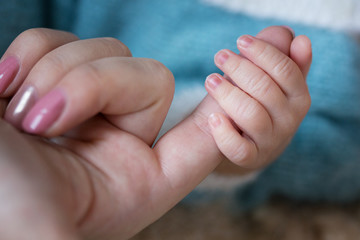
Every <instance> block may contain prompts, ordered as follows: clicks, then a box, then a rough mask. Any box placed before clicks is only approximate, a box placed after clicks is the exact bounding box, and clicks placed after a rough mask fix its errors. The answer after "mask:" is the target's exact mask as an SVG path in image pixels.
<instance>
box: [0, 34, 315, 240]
mask: <svg viewBox="0 0 360 240" xmlns="http://www.w3.org/2000/svg"><path fill="white" fill-rule="evenodd" d="M281 29H282V30H280V31H284V29H283V28H281ZM272 31H274V30H272ZM286 31H287V34H288V35H289V31H288V30H286ZM270 32H271V31H270ZM283 36H284V38H285V35H283ZM262 38H263V39H264V38H268V39H272V37H271V35H269V34H266V33H263V36H262ZM280 39H282V38H281V37H280ZM273 40H274V41H275V39H273ZM30 41H32V42H34V44H32V45H29V44H24V43H28V42H30ZM276 41H277V40H276ZM276 41H275V42H276ZM280 45H281V46H283V45H284V44H280ZM84 46H85V47H84ZM275 46H276V44H275ZM90 48H91V49H94V51H86V50H87V49H90ZM285 48H287V49H289V53H285V54H284V53H282V52H281V51H282V50H279V49H277V48H276V47H273V46H272V45H271V44H269V43H267V42H265V41H262V40H260V39H255V38H253V42H252V44H250V45H249V46H248V47H247V48H243V47H240V46H239V49H240V51H241V54H242V56H239V55H236V54H235V53H231V52H229V51H228V50H223V51H226V52H227V53H228V54H229V56H230V57H229V58H228V61H226V62H225V63H223V64H219V61H218V59H217V58H216V57H215V63H216V64H217V66H218V67H219V68H220V69H221V70H223V71H224V72H225V74H226V75H227V77H226V78H223V77H221V76H217V77H218V78H219V79H220V83H219V84H218V85H216V87H215V88H211V87H209V78H208V80H207V81H206V88H207V90H208V92H209V96H208V97H206V98H205V99H204V101H203V102H202V103H201V104H200V106H199V107H198V108H197V109H196V110H195V111H194V113H193V114H192V115H191V116H189V117H188V118H187V119H185V120H184V121H183V122H181V123H180V124H179V125H178V126H176V127H175V128H173V129H172V130H170V131H169V132H168V133H166V134H165V135H164V136H163V137H162V138H161V139H160V140H159V141H158V142H157V143H156V145H155V146H154V147H152V144H153V141H154V139H155V137H156V135H157V133H158V131H159V129H160V126H161V124H162V122H163V120H164V118H165V115H166V113H167V110H168V108H169V105H170V103H171V99H172V95H173V88H174V84H173V77H172V75H171V73H170V71H169V70H168V69H166V67H164V66H163V65H162V64H160V63H159V62H157V61H154V60H151V59H137V58H132V57H131V53H130V51H129V50H128V49H127V48H126V46H124V45H123V44H122V43H121V42H119V41H117V40H115V39H91V40H78V39H77V38H76V37H75V36H74V35H72V34H69V33H64V32H59V31H54V30H48V29H35V30H29V31H27V32H24V33H23V34H21V35H20V36H19V37H18V38H17V39H15V40H14V42H13V43H12V44H11V46H10V47H9V49H8V50H7V52H6V53H5V55H4V56H3V59H6V57H8V56H17V58H18V59H19V61H20V66H21V67H20V72H19V73H18V74H17V75H16V77H15V78H14V79H13V81H12V83H11V84H10V86H9V87H8V89H7V90H6V91H5V92H4V93H3V94H2V97H3V98H4V100H3V102H2V106H4V107H3V108H2V109H3V112H5V116H6V114H9V113H6V110H5V106H6V105H7V101H6V99H7V98H9V99H15V98H16V93H20V92H21V88H22V87H25V86H29V85H32V86H34V87H35V88H36V90H37V101H38V102H40V101H41V100H42V99H43V97H44V96H46V94H47V93H49V92H51V91H52V90H54V89H61V91H62V92H63V93H64V95H63V96H64V98H65V103H66V104H65V107H64V109H63V111H62V112H61V114H60V116H59V117H58V118H57V120H56V121H55V122H54V123H53V124H52V125H51V126H50V127H49V128H47V129H46V130H45V131H42V132H31V133H32V135H28V134H26V133H22V132H19V131H18V130H16V129H15V128H13V127H12V126H11V124H12V122H11V118H10V119H8V122H9V123H7V122H5V121H0V132H1V134H0V142H1V144H0V148H1V151H0V154H1V158H0V159H1V160H0V169H1V170H2V171H3V172H2V173H1V174H0V176H1V178H2V179H1V181H0V196H1V197H0V206H1V207H0V221H1V222H2V223H4V224H3V225H2V229H1V231H0V238H3V239H22V238H25V236H26V238H27V239H40V238H42V239H79V238H80V237H82V238H85V239H126V238H129V237H131V236H133V235H134V234H135V233H137V232H138V231H140V230H141V229H143V228H144V227H145V226H147V225H148V224H150V223H151V222H153V221H155V220H156V219H158V218H159V217H160V216H161V215H163V214H164V213H165V212H166V211H168V210H169V209H170V208H172V207H173V206H174V205H175V204H176V203H177V202H178V201H180V200H181V199H182V198H183V197H184V196H185V195H186V194H188V193H189V192H190V191H191V190H192V189H193V188H194V187H195V186H196V185H197V184H198V183H200V182H201V181H202V180H203V179H204V178H205V177H206V176H207V175H208V174H209V173H210V172H212V171H213V170H214V169H215V168H216V166H218V165H219V163H220V162H221V161H222V160H224V159H229V160H230V161H231V162H234V163H235V164H237V165H239V166H241V167H242V168H244V167H245V168H258V167H262V166H264V165H266V164H268V163H269V162H271V161H272V160H273V158H274V157H275V156H277V154H278V153H279V152H281V151H282V149H283V148H284V147H285V146H286V144H287V143H288V141H289V140H290V138H291V137H292V135H293V133H294V132H295V131H296V128H297V127H298V125H299V124H300V122H301V120H302V118H303V117H304V116H305V113H306V111H307V110H308V108H309V105H310V97H309V94H308V91H307V87H306V83H305V76H306V73H307V70H308V68H309V66H310V62H311V48H310V42H309V40H308V39H307V38H306V37H301V36H300V37H297V38H295V39H293V40H292V41H291V44H288V45H287V46H286V47H285ZM97 49H98V50H97ZM75 53H77V54H75ZM287 54H289V55H290V58H289V57H288V56H287ZM269 59H271V60H274V61H269ZM291 59H292V60H291ZM241 62H242V64H241V65H239V64H240V63H241ZM241 66H246V67H244V68H243V69H241V71H240V69H239V67H241ZM274 69H276V70H274ZM238 73H240V75H239V74H238ZM119 75H121V76H122V77H121V78H119V77H118V76H119ZM98 76H101V77H100V79H99V77H98ZM248 79H251V81H249V80H248ZM260 80H262V81H266V82H267V83H266V84H258V85H257V84H256V82H258V81H260ZM103 82H105V83H106V84H102V83H103ZM263 85H264V86H265V87H266V89H268V90H269V92H272V93H273V94H260V93H266V89H264V86H263ZM238 86H239V87H240V88H239V87H238ZM253 86H259V88H258V89H257V88H254V87H253ZM74 89H76V90H75V91H74ZM240 89H242V90H240ZM118 91H120V92H122V93H123V94H118ZM229 93H232V95H231V94H229ZM230 95H231V98H228V97H226V96H230ZM273 95H274V96H273ZM119 102H120V103H126V104H119ZM234 102H236V103H239V104H233V103H234ZM11 104H13V103H11V102H10V105H11ZM249 104H252V107H251V108H249V107H247V106H248V105H249ZM8 109H9V108H8ZM31 109H32V108H30V110H29V111H31ZM154 116H155V117H154ZM210 116H211V117H210ZM214 116H216V117H217V119H218V120H219V121H218V122H216V121H215V122H214V121H213V120H214ZM230 118H231V122H230ZM144 119H146V121H144ZM270 119H271V120H272V121H270ZM14 125H15V124H14ZM284 126H285V127H284ZM19 128H20V130H21V126H20V127H19ZM270 143H271V144H270ZM14 146H16V147H14ZM20 149H21V151H19V150H20ZM189 149H191V151H189ZM39 213H41V214H39ZM18 229H22V231H18Z"/></svg>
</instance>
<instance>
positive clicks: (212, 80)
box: [206, 74, 222, 90]
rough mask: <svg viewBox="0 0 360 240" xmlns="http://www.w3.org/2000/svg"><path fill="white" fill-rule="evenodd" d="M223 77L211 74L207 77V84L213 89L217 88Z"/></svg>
mask: <svg viewBox="0 0 360 240" xmlns="http://www.w3.org/2000/svg"><path fill="white" fill-rule="evenodd" d="M221 82H222V81H221V79H220V78H219V77H218V76H217V75H216V74H211V75H209V76H208V77H207V78H206V85H207V86H208V87H209V88H210V89H211V90H215V88H216V87H217V86H219V85H220V83H221Z"/></svg>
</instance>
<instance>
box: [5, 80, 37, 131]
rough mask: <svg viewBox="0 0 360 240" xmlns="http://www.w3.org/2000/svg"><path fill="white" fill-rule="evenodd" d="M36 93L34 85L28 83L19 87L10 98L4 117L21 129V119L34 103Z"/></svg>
mask: <svg viewBox="0 0 360 240" xmlns="http://www.w3.org/2000/svg"><path fill="white" fill-rule="evenodd" d="M36 100H37V93H36V89H35V87H33V86H31V85H29V86H27V87H24V88H21V89H20V90H19V92H18V93H16V95H15V96H14V97H13V98H12V99H11V101H10V103H9V105H8V107H7V109H6V112H5V116H4V119H5V120H6V121H8V122H9V123H11V124H12V125H13V126H14V127H16V128H18V129H21V128H22V121H23V119H24V118H25V116H26V114H27V113H28V111H29V110H30V109H31V108H32V107H33V106H34V105H35V103H36Z"/></svg>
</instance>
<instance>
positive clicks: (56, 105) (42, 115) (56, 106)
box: [23, 89, 65, 134]
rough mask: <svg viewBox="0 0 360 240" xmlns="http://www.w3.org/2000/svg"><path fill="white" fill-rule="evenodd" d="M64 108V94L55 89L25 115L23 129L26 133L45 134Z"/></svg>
mask: <svg viewBox="0 0 360 240" xmlns="http://www.w3.org/2000/svg"><path fill="white" fill-rule="evenodd" d="M64 107H65V96H64V93H63V92H62V91H61V90H59V89H55V90H52V91H51V92H49V93H48V94H47V95H45V96H44V97H43V98H42V99H40V100H39V101H38V102H37V103H36V104H35V106H34V107H33V108H32V109H31V110H30V112H29V113H28V114H27V115H26V117H25V119H24V122H23V129H24V130H25V131H26V132H28V133H33V134H41V133H44V132H46V130H48V129H49V128H50V127H51V126H52V125H53V123H54V122H55V121H56V120H57V119H58V118H59V116H60V115H61V113H62V111H63V110H64Z"/></svg>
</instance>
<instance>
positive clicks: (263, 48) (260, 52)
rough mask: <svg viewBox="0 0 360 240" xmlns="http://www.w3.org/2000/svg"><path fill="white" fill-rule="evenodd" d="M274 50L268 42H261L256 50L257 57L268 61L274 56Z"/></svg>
mask: <svg viewBox="0 0 360 240" xmlns="http://www.w3.org/2000/svg"><path fill="white" fill-rule="evenodd" d="M270 53H272V50H271V48H270V46H269V45H267V44H260V45H258V48H257V50H256V52H255V57H256V58H258V59H259V60H260V61H268V60H269V59H271V58H272V57H273V56H271V54H270Z"/></svg>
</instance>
